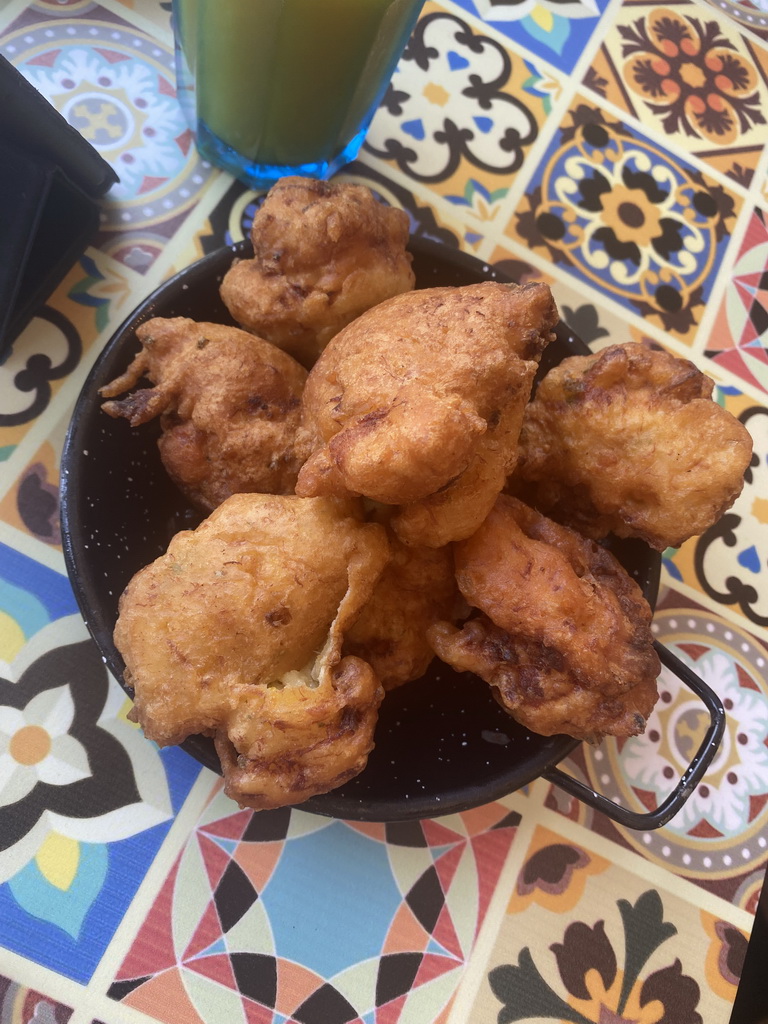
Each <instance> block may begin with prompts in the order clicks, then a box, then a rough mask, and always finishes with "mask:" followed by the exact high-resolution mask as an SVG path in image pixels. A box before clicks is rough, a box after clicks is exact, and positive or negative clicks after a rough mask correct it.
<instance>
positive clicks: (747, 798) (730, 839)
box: [547, 591, 768, 912]
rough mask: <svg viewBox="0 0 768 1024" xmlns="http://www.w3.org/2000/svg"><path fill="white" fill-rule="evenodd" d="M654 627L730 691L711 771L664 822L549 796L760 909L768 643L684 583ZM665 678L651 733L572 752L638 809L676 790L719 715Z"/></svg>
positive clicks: (665, 674) (604, 830)
mask: <svg viewBox="0 0 768 1024" xmlns="http://www.w3.org/2000/svg"><path fill="white" fill-rule="evenodd" d="M653 630H654V635H655V637H656V639H657V640H659V642H660V643H662V644H665V645H666V646H667V647H669V648H670V649H671V650H672V651H673V653H674V654H676V655H677V657H678V658H680V660H681V661H683V663H684V664H686V665H688V666H689V667H690V668H692V669H693V671H694V672H696V673H697V674H698V675H699V676H700V677H701V678H702V679H703V680H704V682H705V683H707V684H708V685H709V686H710V687H711V688H712V689H713V690H714V691H715V692H716V693H717V694H718V695H719V696H720V698H721V700H722V701H723V705H724V707H725V710H726V735H725V738H724V740H723V743H722V744H721V747H720V749H719V751H718V753H717V755H716V757H715V760H714V761H713V763H712V766H711V768H710V769H709V771H708V773H707V779H706V781H705V782H704V783H703V784H701V785H700V786H699V787H698V788H697V789H696V790H695V791H694V793H693V795H692V796H691V797H690V799H689V800H688V801H687V802H686V803H685V804H684V806H683V808H682V809H681V810H680V812H679V813H678V814H677V815H676V816H675V817H674V818H673V819H672V820H671V821H670V822H669V824H667V825H666V826H664V827H663V828H660V829H657V830H655V831H646V832H635V831H633V830H631V829H625V828H620V827H618V826H616V825H614V824H612V823H610V822H608V819H607V818H605V817H604V816H603V815H601V814H597V813H593V812H590V811H587V810H586V809H585V808H584V807H583V805H580V804H578V803H576V802H575V801H573V800H571V799H570V798H568V797H565V796H564V795H563V794H562V792H560V791H558V790H556V789H554V788H552V789H551V790H550V793H549V795H548V797H547V804H548V806H550V807H552V808H553V809H554V810H558V811H559V812H560V813H562V814H564V815H565V816H567V817H569V818H571V819H572V820H575V821H579V822H581V823H582V824H584V825H586V826H587V827H590V828H592V829H594V830H595V831H596V832H599V833H601V834H603V835H606V836H609V837H611V838H619V839H620V841H621V842H622V843H623V844H624V845H625V846H627V847H628V848H630V849H633V850H636V851H637V852H638V853H642V855H643V856H644V857H645V858H647V859H651V860H654V861H655V862H656V863H658V864H660V865H663V866H664V867H665V868H666V869H667V870H670V871H673V872H674V873H676V874H680V875H683V876H685V877H686V878H689V879H691V880H692V881H695V882H697V883H698V884H699V885H701V886H703V887H704V888H707V889H709V890H710V891H711V892H714V893H716V894H718V895H719V896H721V897H722V898H723V899H725V900H727V901H729V902H732V903H733V904H734V905H738V906H741V907H743V908H744V909H748V910H752V911H753V912H754V908H755V905H756V902H757V897H758V896H759V892H760V886H761V883H762V873H761V872H760V871H759V868H758V865H760V864H761V863H763V862H764V860H765V856H766V852H767V851H768V819H766V816H765V815H766V812H767V810H768V807H767V805H768V785H766V779H768V752H766V746H765V743H764V739H765V736H766V733H767V732H768V646H766V645H762V644H760V643H759V642H756V640H755V638H754V637H753V636H752V635H751V634H749V633H748V632H747V631H746V630H744V629H739V628H738V627H737V626H734V625H733V624H731V623H729V622H726V621H725V620H724V619H722V618H721V617H719V616H717V615H715V614H714V613H712V612H709V611H707V610H706V609H704V608H702V607H701V606H697V605H694V604H693V603H692V602H684V601H683V599H681V598H680V595H677V594H675V593H674V591H669V592H668V593H665V594H662V598H661V600H660V602H659V604H658V606H657V610H656V614H655V617H654V624H653ZM659 688H660V693H661V699H660V702H659V704H658V705H657V707H656V709H655V710H654V712H653V715H652V718H651V720H650V721H649V724H648V728H647V730H646V732H645V734H644V735H643V736H642V737H634V738H632V739H630V740H626V741H624V742H621V743H620V742H617V741H613V740H606V741H604V742H603V743H602V744H601V745H600V746H599V747H594V748H593V747H590V746H588V745H587V744H584V745H583V746H582V747H581V748H579V750H578V752H577V754H576V756H572V757H571V758H570V759H569V760H568V762H567V764H568V768H569V771H570V772H571V774H575V775H576V776H577V778H580V779H581V780H582V781H584V782H586V783H587V784H588V785H589V786H592V787H593V788H595V789H596V790H597V791H598V792H600V793H603V794H604V795H606V796H608V797H609V798H610V799H612V800H617V801H619V802H621V803H622V804H623V805H624V806H633V805H634V806H635V807H636V808H637V809H638V810H643V809H644V807H654V806H658V804H659V803H660V802H661V801H662V800H663V799H664V798H665V797H666V796H667V795H668V794H669V792H670V791H671V790H672V788H673V787H674V786H675V785H676V784H677V781H678V779H679V778H680V776H681V774H682V773H683V771H684V770H685V768H686V766H687V765H688V763H689V761H690V758H691V756H692V755H693V752H694V751H695V750H696V748H697V747H698V745H699V744H700V742H701V740H702V738H703V736H704V732H705V730H706V728H707V726H708V725H709V715H708V714H707V712H706V710H705V708H704V706H703V705H702V704H701V703H700V702H699V701H698V698H696V697H695V696H694V695H693V694H692V693H691V691H689V690H688V689H687V688H685V687H684V686H683V685H682V684H681V683H680V682H679V680H677V679H676V677H675V676H674V675H673V674H672V673H670V672H669V671H668V670H667V669H666V668H664V669H663V670H662V674H661V677H660V686H659Z"/></svg>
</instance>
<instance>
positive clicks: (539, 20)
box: [455, 0, 608, 74]
mask: <svg viewBox="0 0 768 1024" xmlns="http://www.w3.org/2000/svg"><path fill="white" fill-rule="evenodd" d="M455 2H456V3H457V4H458V6H459V7H463V8H464V10H465V11H469V12H470V14H474V15H476V16H477V17H479V18H482V19H483V21H484V22H485V23H486V25H490V26H491V28H494V29H496V31H497V32H502V33H503V34H504V35H505V36H508V37H509V38H510V39H511V40H512V42H513V44H515V45H516V46H523V47H525V49H526V50H530V51H531V53H535V54H536V55H537V56H539V57H542V58H543V59H544V60H547V61H549V63H550V64H552V65H553V66H554V67H556V68H558V69H559V70H561V71H563V72H564V73H565V74H569V73H570V72H571V71H572V70H573V68H574V65H575V64H576V62H577V60H578V59H579V57H580V56H581V54H582V52H583V50H584V48H585V46H586V45H587V44H588V43H589V41H590V39H591V37H592V34H593V32H594V31H595V29H596V27H597V25H598V23H599V21H600V17H601V15H602V13H603V11H604V10H605V8H606V7H607V6H608V4H607V0H565V2H564V3H563V2H559V0H455Z"/></svg>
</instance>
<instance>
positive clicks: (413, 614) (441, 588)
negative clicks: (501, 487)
mask: <svg viewBox="0 0 768 1024" xmlns="http://www.w3.org/2000/svg"><path fill="white" fill-rule="evenodd" d="M389 542H390V550H391V552H392V559H391V561H390V562H389V564H388V565H387V567H386V569H385V570H384V572H383V573H382V574H381V576H380V577H379V579H378V581H377V583H376V586H375V588H374V591H373V594H372V595H371V598H370V600H369V601H368V603H367V604H366V605H365V607H364V608H363V610H362V612H361V613H360V616H359V617H358V619H357V621H356V622H355V623H354V624H353V625H352V628H351V629H350V630H349V631H348V633H347V636H346V639H345V641H344V653H345V654H354V655H356V656H357V657H359V658H362V659H363V661H366V662H368V664H369V665H371V667H372V668H373V670H374V672H375V673H376V675H377V676H378V678H379V681H380V682H381V685H382V686H383V687H384V689H385V690H394V689H395V687H397V686H402V684H403V683H407V682H410V681H411V680H413V679H419V678H420V677H421V676H423V675H424V673H425V672H426V671H427V669H428V668H429V665H430V663H431V661H432V660H433V658H434V651H433V650H432V648H431V647H430V645H429V643H428V641H427V629H428V628H429V627H430V626H431V625H433V624H434V623H435V622H438V621H440V620H446V619H447V620H450V621H452V620H453V619H454V617H455V615H456V612H457V609H458V608H460V607H462V606H463V602H462V600H461V595H460V594H459V591H458V587H457V586H456V579H455V576H454V571H453V556H452V554H451V552H450V550H449V549H448V548H441V549H435V548H428V547H406V546H405V545H404V544H402V543H400V541H398V539H397V538H396V537H395V536H394V535H392V534H390V536H389Z"/></svg>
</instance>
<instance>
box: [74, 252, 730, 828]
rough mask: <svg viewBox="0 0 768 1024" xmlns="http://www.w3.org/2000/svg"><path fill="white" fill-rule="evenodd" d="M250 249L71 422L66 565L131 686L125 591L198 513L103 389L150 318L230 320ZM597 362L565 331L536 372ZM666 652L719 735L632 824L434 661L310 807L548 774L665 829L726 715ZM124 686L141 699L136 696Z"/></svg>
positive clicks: (190, 271)
mask: <svg viewBox="0 0 768 1024" xmlns="http://www.w3.org/2000/svg"><path fill="white" fill-rule="evenodd" d="M409 248H410V251H411V252H412V254H413V266H414V270H415V273H416V282H417V287H419V288H425V287H435V286H439V285H461V284H470V283H472V282H476V281H481V280H507V278H505V277H504V276H503V275H501V274H499V273H498V272H497V271H496V270H495V269H494V268H493V267H491V266H489V265H487V264H484V263H483V262H482V261H480V260H478V259H476V258H475V257H473V256H470V255H468V254H466V253H463V252H460V251H458V250H456V249H451V248H449V247H447V246H445V245H440V244H437V243H435V242H432V241H429V240H426V239H420V238H412V240H411V243H410V246H409ZM249 251H250V250H249V245H248V243H246V242H241V243H239V244H237V245H234V246H231V247H228V248H225V249H221V250H219V251H217V252H215V253H212V254H211V255H209V256H207V257H205V258H204V259H202V260H200V261H199V262H197V263H195V264H193V265H192V266H190V267H188V268H187V269H186V270H183V271H181V273H179V274H177V275H176V276H175V277H173V278H171V279H170V280H169V281H167V282H166V283H165V284H163V285H162V286H161V287H160V288H158V289H157V290H156V291H155V292H154V293H153V294H152V295H150V296H149V298H148V299H147V300H146V301H145V302H143V303H142V304H141V305H140V306H139V307H138V308H137V309H136V310H135V311H134V312H133V313H132V315H131V316H130V317H129V318H128V319H127V320H126V321H125V322H124V323H123V325H122V326H121V327H120V329H119V330H118V331H117V333H116V334H115V335H114V337H113V338H112V339H111V341H110V342H109V344H108V345H107V346H106V348H105V349H104V351H103V353H102V354H101V356H100V357H99V358H98V360H97V361H96V364H95V365H94V367H93V369H92V371H91V373H90V375H89V376H88V379H87V380H86V382H85V384H84V386H83V389H82V392H81V394H80V397H79V399H78V401H77V404H76V406H75V410H74V414H73V416H72V421H71V424H70V427H69V431H68V433H67V438H66V442H65V446H64V452H63V456H62V485H61V521H62V535H63V538H64V557H65V561H66V565H67V570H68V572H69V576H70V579H71V582H72V586H73V588H74V591H75V595H76V598H77V601H78V604H79V606H80V610H81V612H82V614H83V618H84V619H85V623H86V625H87V627H88V629H89V631H90V633H91V635H92V636H93V638H94V640H95V641H96V644H97V645H98V647H99V649H100V651H101V654H102V655H103V657H104V659H105V660H106V663H107V665H108V667H109V669H110V670H111V672H112V673H113V674H114V676H115V677H116V678H117V679H118V681H120V683H121V685H124V684H123V671H124V668H125V666H124V663H123V661H122V658H121V657H120V654H119V652H118V651H117V650H116V648H115V646H114V643H113V640H112V631H113V629H114V625H115V621H116V618H117V606H118V600H119V597H120V594H121V593H122V591H123V589H124V588H125V586H126V584H127V583H128V581H129V580H130V579H131V577H132V576H133V575H134V573H136V572H137V571H138V570H139V569H141V568H142V567H143V566H145V565H147V564H148V563H149V562H151V561H153V560H154V559H155V558H157V557H158V556H159V555H161V554H162V553H163V552H164V551H165V550H166V548H167V546H168V543H169V541H170V539H171V537H172V536H173V535H174V534H175V533H176V532H178V531H179V530H182V529H189V528H193V527H194V526H196V525H197V524H198V522H199V521H200V519H201V516H200V514H199V513H198V512H196V511H195V510H194V509H192V508H191V507H190V505H189V504H188V503H187V501H186V500H185V498H184V497H183V495H181V494H180V492H179V491H178V490H177V489H176V487H175V486H174V485H173V484H172V483H171V481H170V479H169V478H168V477H167V475H166V473H165V471H164V469H163V467H162V464H161V462H160V458H159V455H158V450H157V444H156V441H157V437H158V434H159V427H158V425H157V423H154V422H153V423H150V424H146V425H145V426H143V427H140V428H138V429H132V428H130V427H129V426H128V424H127V422H126V421H124V420H121V419H120V420H117V419H112V418H111V417H109V416H107V415H105V414H104V413H103V412H102V411H101V400H100V399H99V395H98V391H99V388H100V387H102V386H103V385H104V384H106V383H107V382H109V381H111V380H113V379H114V378H115V377H117V376H118V375H119V374H120V373H122V372H123V370H124V369H125V368H126V366H127V365H128V363H129V362H130V360H131V359H132V358H133V356H134V354H135V353H136V352H137V351H138V348H139V344H138V342H137V340H136V338H135V330H136V327H137V326H138V325H139V324H141V323H143V322H144V321H146V320H149V319H150V318H151V317H156V316H161V317H173V316H186V317H191V318H192V319H194V320H204V321H209V322H210V321H213V322H218V323H228V324H231V323H233V321H232V319H231V317H230V315H229V313H228V311H227V309H226V307H225V306H224V305H223V303H222V302H221V299H220V297H219V284H220V283H221V279H222V277H223V276H224V274H225V273H226V271H227V270H228V269H229V267H230V265H231V263H232V260H233V258H235V257H243V256H247V255H248V254H249ZM587 352H588V349H587V347H586V346H585V345H584V343H583V342H582V341H581V340H580V339H579V338H577V337H576V336H575V335H574V334H573V333H572V332H571V331H569V330H568V328H567V327H566V326H565V325H564V324H560V325H559V326H558V329H557V337H556V340H555V341H554V342H553V343H552V344H551V345H550V346H549V347H548V348H547V349H546V350H545V353H544V358H543V360H542V367H541V371H540V372H541V373H543V372H546V370H547V369H549V367H550V366H552V365H554V364H556V363H559V362H560V361H561V360H562V359H563V358H565V357H566V356H569V355H574V354H584V353H587ZM611 549H612V550H613V552H614V554H615V555H616V556H617V558H618V559H619V560H620V561H621V563H622V564H623V565H624V567H625V568H626V569H627V571H628V572H629V573H631V575H632V576H633V577H634V578H635V579H636V580H637V582H638V584H639V585H640V587H641V588H642V590H643V593H644V594H645V596H646V598H647V600H648V601H649V603H650V604H651V606H653V605H654V602H655V600H656V595H657V591H658V585H659V573H660V563H661V559H660V556H659V554H658V553H657V552H654V551H652V550H651V549H650V548H649V547H648V546H647V545H645V544H644V543H642V542H640V541H634V540H616V541H614V542H613V543H612V544H611ZM660 654H661V655H662V657H663V659H664V660H665V663H666V664H668V665H669V666H670V667H672V668H673V670H674V671H676V672H677V674H678V675H680V676H681V678H683V681H684V682H686V684H687V685H689V686H691V687H692V688H694V689H695V691H696V692H697V694H699V696H700V697H701V698H702V700H704V702H705V704H706V705H707V707H708V709H709V711H710V718H711V725H710V728H709V731H708V733H707V736H706V738H705V740H704V742H703V743H702V745H701V749H700V750H699V752H698V753H697V755H696V756H695V757H694V760H693V761H692V762H691V765H690V767H689V768H688V770H687V771H686V773H685V774H684V775H683V777H682V779H681V780H680V782H679V784H678V786H677V788H676V790H675V792H674V793H673V794H672V795H671V796H670V797H669V798H668V799H667V800H666V801H665V802H664V804H662V805H661V807H660V808H658V809H657V810H656V811H654V812H650V813H642V814H635V813H634V812H632V811H629V810H627V809H626V808H622V807H619V806H618V805H616V804H613V803H611V802H609V801H607V800H605V799H604V798H603V797H601V796H599V795H598V794H595V793H593V791H592V790H590V789H588V788H587V787H585V786H583V785H581V784H580V783H578V782H576V781H575V780H573V779H571V778H570V777H569V776H567V775H565V774H563V773H562V772H560V771H559V770H558V769H557V768H556V765H557V764H558V762H560V761H561V760H562V759H563V758H564V757H566V756H567V755H568V754H569V753H570V752H571V751H572V750H573V749H574V748H575V747H576V746H577V745H578V741H576V740H573V739H571V738H570V737H568V736H551V737H545V736H539V735H537V734H535V733H531V732H529V731H528V730H526V729H524V728H522V727H521V726H520V725H518V724H517V723H516V722H514V721H513V720H512V719H511V718H510V717H509V716H508V715H507V714H506V713H505V712H504V711H503V710H502V709H501V707H500V706H499V705H498V704H497V702H496V701H495V700H494V699H493V697H492V695H491V691H490V688H489V687H488V686H486V684H485V683H483V682H482V681H481V680H479V679H478V678H476V677H475V676H472V675H469V674H466V673H464V674H459V673H456V672H454V671H453V670H452V669H450V668H449V667H448V666H446V665H443V664H441V663H440V662H438V661H437V660H435V661H434V662H433V665H432V667H431V669H430V670H429V672H428V673H427V675H426V676H425V677H424V678H423V679H421V680H418V681H416V682H413V683H410V684H408V685H406V686H403V687H400V688H399V689H397V690H394V691H393V692H391V693H389V694H388V695H387V698H386V700H385V701H384V704H383V705H382V708H381V712H380V718H379V723H378V726H377V731H376V747H375V749H374V751H373V753H372V754H371V757H370V759H369V761H368V766H367V767H366V769H365V771H364V772H362V773H361V774H360V775H359V776H358V777H357V778H355V779H353V780H352V781H351V782H348V783H347V784H346V785H344V786H342V787H340V788H339V789H336V790H333V791H332V792H330V793H326V794H323V795H322V796H315V797H312V798H311V799H310V800H308V801H306V802H305V803H304V804H303V805H302V807H303V808H304V809H306V810H310V811H314V812H317V813H319V814H325V815H330V816H333V817H339V818H347V819H352V820H358V821H404V820H409V819H415V818H426V817H434V816H437V815H441V814H449V813H452V812H455V811H460V810H465V809H467V808H469V807H473V806H477V805H479V804H482V803H487V802H489V801H491V800H495V799H498V798H499V797H501V796H504V795H506V794H508V793H511V792H513V791H514V790H517V789H520V788H521V787H522V786H525V785H527V784H528V783H530V782H532V781H533V780H534V779H536V778H538V777H539V776H542V775H543V776H545V777H546V778H549V779H551V781H553V782H555V783H556V784H558V785H561V786H562V787H563V788H565V789H567V790H568V792H570V793H572V794H573V795H575V796H577V797H579V798H580V799H582V800H584V801H585V802H587V803H589V804H590V805H591V806H593V807H597V808H599V809H600V810H602V811H604V812H606V813H608V814H610V815H611V817H612V818H613V819H614V820H616V821H619V822H620V823H622V824H625V825H628V826H629V827H633V828H646V829H647V828H657V827H658V826H659V825H661V824H664V822H665V821H668V820H669V818H671V817H672V815H673V814H674V813H676V811H677V810H678V809H679V807H680V806H681V805H682V803H683V801H684V800H685V799H686V798H687V796H688V794H689V793H690V791H691V790H692V789H693V787H694V786H695V784H696V782H697V781H698V779H699V778H700V777H701V775H702V774H703V773H704V771H705V770H706V767H707V766H708V765H709V763H710V762H711V760H712V757H713V756H714V753H715V750H716V748H717V745H718V743H719V740H720V737H721V735H722V729H723V714H724V713H723V710H722V706H721V705H720V703H719V701H718V699H717V697H716V696H715V695H714V694H713V693H712V691H711V690H709V689H708V688H707V687H706V686H705V685H704V683H703V682H702V681H701V680H700V679H698V677H697V676H695V675H694V674H693V673H691V672H690V671H689V670H687V669H686V668H685V666H683V665H682V664H681V663H680V662H679V661H677V659H675V658H674V657H673V655H671V654H670V652H668V651H666V650H664V649H663V648H662V649H660ZM124 688H125V689H126V692H127V693H128V694H129V695H130V696H131V697H132V696H133V692H132V691H131V689H130V687H125V686H124ZM182 747H183V749H184V750H186V751H187V752H188V753H190V754H191V755H192V756H193V757H194V758H196V759H197V760H198V761H200V762H201V763H202V764H203V765H205V766H206V767H208V768H211V769H212V770H213V771H216V772H220V770H221V769H220V765H219V760H218V757H217V756H216V752H215V750H214V746H213V742H212V740H210V739H208V738H206V737H202V736H193V737H190V738H189V739H188V740H186V741H185V742H184V743H183V744H182Z"/></svg>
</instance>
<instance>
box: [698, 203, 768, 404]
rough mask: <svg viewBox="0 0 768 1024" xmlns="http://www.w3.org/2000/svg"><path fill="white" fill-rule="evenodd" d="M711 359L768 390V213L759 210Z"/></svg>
mask: <svg viewBox="0 0 768 1024" xmlns="http://www.w3.org/2000/svg"><path fill="white" fill-rule="evenodd" d="M705 355H706V356H708V357H709V358H710V359H712V360H713V362H715V363H717V364H718V365H720V366H724V367H725V368H726V369H728V370H730V371H731V373H735V374H736V376H737V377H741V378H742V379H743V380H746V381H749V383H750V384H752V385H754V386H755V387H757V388H759V389H760V390H761V391H764V392H768V215H767V214H766V213H765V211H764V210H761V209H759V208H757V207H756V208H755V209H754V210H753V211H752V214H751V216H750V218H749V223H748V225H747V230H746V232H745V234H744V239H743V241H742V243H741V247H740V249H739V254H738V256H737V257H736V261H735V263H734V265H733V269H732V270H731V273H730V274H729V276H728V281H727V284H726V287H725V298H724V299H723V303H722V306H721V308H720V310H719V312H718V315H717V319H716V320H715V322H714V324H713V326H712V330H711V331H710V335H709V339H708V341H707V349H706V352H705Z"/></svg>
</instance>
